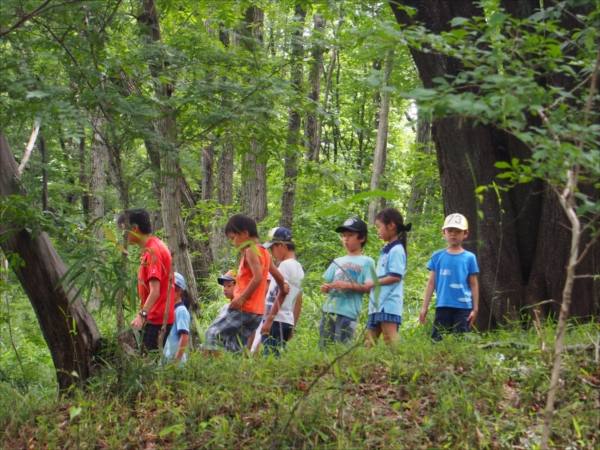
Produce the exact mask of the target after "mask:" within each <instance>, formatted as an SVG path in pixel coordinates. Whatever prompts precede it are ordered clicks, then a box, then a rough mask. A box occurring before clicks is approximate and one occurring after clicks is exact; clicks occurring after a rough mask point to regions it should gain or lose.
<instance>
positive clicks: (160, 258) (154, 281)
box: [117, 208, 175, 351]
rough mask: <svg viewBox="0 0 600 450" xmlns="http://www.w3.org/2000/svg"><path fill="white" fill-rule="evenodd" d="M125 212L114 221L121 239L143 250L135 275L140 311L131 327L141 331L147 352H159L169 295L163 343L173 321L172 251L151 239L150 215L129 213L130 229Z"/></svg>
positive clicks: (136, 212) (141, 211) (156, 240)
mask: <svg viewBox="0 0 600 450" xmlns="http://www.w3.org/2000/svg"><path fill="white" fill-rule="evenodd" d="M125 222H126V221H125V213H123V214H121V215H120V216H119V218H118V219H117V224H118V225H119V226H120V227H121V229H122V230H123V237H124V238H125V239H127V241H128V242H129V243H131V244H136V245H139V246H140V247H141V249H142V262H141V264H140V270H139V272H138V290H139V295H140V303H141V305H140V311H139V312H138V315H137V316H136V318H135V319H133V321H132V322H131V326H132V327H133V328H135V329H136V330H141V331H142V344H143V347H144V349H145V350H146V351H153V350H158V347H159V345H158V337H159V335H160V331H161V329H162V325H163V321H164V315H165V309H166V307H167V297H168V296H169V293H170V301H169V302H168V303H169V310H168V312H167V313H168V314H167V327H166V331H167V332H166V334H165V336H164V337H163V343H164V341H165V340H166V338H167V336H168V335H169V333H170V332H171V327H172V326H173V322H174V321H175V313H174V307H173V305H174V303H175V302H174V299H175V292H174V290H173V289H171V288H170V284H171V283H172V280H170V279H169V277H170V274H171V252H170V251H169V249H168V248H167V246H166V245H165V244H164V242H162V241H161V240H160V239H158V238H157V237H155V236H152V235H151V233H152V225H151V224H150V215H149V214H148V211H146V210H145V209H143V208H138V209H134V210H132V211H129V226H128V227H126V224H125Z"/></svg>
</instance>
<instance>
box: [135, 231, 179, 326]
mask: <svg viewBox="0 0 600 450" xmlns="http://www.w3.org/2000/svg"><path fill="white" fill-rule="evenodd" d="M170 274H171V252H170V251H169V249H168V248H167V246H166V245H165V244H164V243H163V241H161V240H160V239H158V238H157V237H154V236H152V237H151V238H150V240H149V241H148V242H147V243H146V245H145V246H144V248H143V249H142V262H141V264H140V271H139V273H138V290H139V293H140V299H141V305H142V307H143V306H144V304H145V303H146V299H147V298H148V295H149V294H150V283H149V282H150V280H151V279H152V278H156V279H158V280H159V281H160V295H159V296H158V300H156V303H155V304H154V306H153V307H152V309H151V310H150V312H149V313H148V322H149V323H151V324H153V325H162V323H163V318H164V315H165V307H166V305H167V295H168V292H169V275H170ZM171 284H173V280H171ZM170 290H171V301H170V304H169V316H168V319H167V324H171V323H173V322H175V313H174V306H175V288H174V287H173V286H171V289H170Z"/></svg>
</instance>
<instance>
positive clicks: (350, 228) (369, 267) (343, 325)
mask: <svg viewBox="0 0 600 450" xmlns="http://www.w3.org/2000/svg"><path fill="white" fill-rule="evenodd" d="M335 231H336V232H337V233H342V243H343V244H344V248H345V249H346V251H347V254H346V256H342V257H341V258H336V259H335V260H334V261H333V262H332V263H331V265H330V266H329V268H328V269H327V271H326V272H325V274H324V275H323V278H324V279H325V281H326V283H324V284H323V285H322V286H321V292H324V293H328V294H329V296H328V297H327V301H326V302H325V305H324V306H323V317H322V319H321V325H320V327H319V334H320V338H319V347H320V348H323V347H325V345H326V344H328V343H331V342H341V343H343V344H345V345H350V342H351V341H352V338H353V337H354V331H355V330H356V319H357V318H358V314H359V313H360V310H361V308H362V304H363V295H364V294H368V293H369V289H368V288H367V287H366V286H365V282H366V281H367V280H372V278H373V276H372V272H373V271H374V268H375V261H373V259H372V258H369V257H368V256H365V255H363V254H362V248H363V246H364V245H365V244H366V243H367V233H368V229H367V224H366V223H365V222H363V221H362V220H360V219H359V218H357V217H352V218H350V219H348V220H346V221H345V222H344V224H343V225H342V226H340V227H337V228H336V230H335Z"/></svg>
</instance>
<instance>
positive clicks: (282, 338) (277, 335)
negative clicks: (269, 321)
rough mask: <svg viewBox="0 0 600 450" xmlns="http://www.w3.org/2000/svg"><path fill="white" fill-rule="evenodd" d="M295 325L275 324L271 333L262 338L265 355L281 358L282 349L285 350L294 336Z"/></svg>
mask: <svg viewBox="0 0 600 450" xmlns="http://www.w3.org/2000/svg"><path fill="white" fill-rule="evenodd" d="M293 329H294V326H293V325H290V324H289V323H284V322H273V325H272V326H271V332H270V333H269V334H268V335H265V336H263V337H262V344H263V353H264V354H265V355H275V356H279V352H280V350H281V349H282V348H285V343H286V342H287V341H289V340H290V337H291V336H292V330H293Z"/></svg>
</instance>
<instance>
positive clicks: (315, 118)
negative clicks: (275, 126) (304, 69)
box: [304, 14, 327, 160]
mask: <svg viewBox="0 0 600 450" xmlns="http://www.w3.org/2000/svg"><path fill="white" fill-rule="evenodd" d="M313 23H314V29H313V35H312V39H313V41H314V43H313V48H312V61H311V62H310V71H309V73H308V82H309V84H310V92H309V93H308V102H309V109H308V111H307V113H306V123H305V125H304V137H305V140H306V159H308V160H311V159H313V158H314V157H315V156H316V155H318V154H319V147H320V146H321V141H320V138H321V137H320V136H319V109H320V105H319V97H320V95H321V75H322V74H323V52H324V51H325V49H324V47H323V45H322V44H321V42H320V40H321V39H323V31H324V30H325V24H326V23H327V20H326V19H325V18H324V17H323V16H321V15H320V14H315V15H314V16H313Z"/></svg>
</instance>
